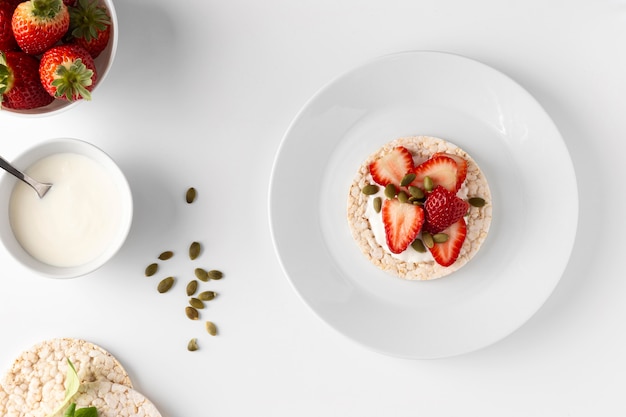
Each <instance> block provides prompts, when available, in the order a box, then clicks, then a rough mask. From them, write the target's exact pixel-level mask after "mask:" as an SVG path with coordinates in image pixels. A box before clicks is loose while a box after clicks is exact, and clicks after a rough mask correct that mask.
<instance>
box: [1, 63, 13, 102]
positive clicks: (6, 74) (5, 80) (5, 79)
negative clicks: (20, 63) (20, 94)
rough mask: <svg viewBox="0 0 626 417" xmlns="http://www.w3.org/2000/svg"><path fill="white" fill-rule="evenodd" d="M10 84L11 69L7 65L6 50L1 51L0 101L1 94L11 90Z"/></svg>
mask: <svg viewBox="0 0 626 417" xmlns="http://www.w3.org/2000/svg"><path fill="white" fill-rule="evenodd" d="M9 84H11V70H10V69H9V67H8V65H7V60H6V57H5V56H4V52H2V51H0V102H2V96H1V94H4V93H6V92H7V91H9V90H10V87H9Z"/></svg>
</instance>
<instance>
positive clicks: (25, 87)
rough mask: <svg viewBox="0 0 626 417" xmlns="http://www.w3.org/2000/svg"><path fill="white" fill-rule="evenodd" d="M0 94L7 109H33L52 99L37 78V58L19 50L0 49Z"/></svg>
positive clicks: (46, 103)
mask: <svg viewBox="0 0 626 417" xmlns="http://www.w3.org/2000/svg"><path fill="white" fill-rule="evenodd" d="M0 95H1V96H0V101H1V102H2V106H3V107H6V108H8V109H19V110H25V109H34V108H37V107H43V106H46V105H48V104H50V103H52V101H53V100H54V98H53V97H52V96H51V95H50V94H48V92H47V91H46V90H44V88H43V86H42V85H41V82H40V80H39V60H37V58H35V57H34V56H31V55H28V54H26V53H24V52H21V51H7V52H1V51H0Z"/></svg>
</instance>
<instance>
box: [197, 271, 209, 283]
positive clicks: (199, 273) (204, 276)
mask: <svg viewBox="0 0 626 417" xmlns="http://www.w3.org/2000/svg"><path fill="white" fill-rule="evenodd" d="M194 273H195V274H196V278H198V279H199V280H200V281H202V282H207V281H208V280H209V273H208V272H207V271H206V270H204V269H202V268H196V269H195V270H194Z"/></svg>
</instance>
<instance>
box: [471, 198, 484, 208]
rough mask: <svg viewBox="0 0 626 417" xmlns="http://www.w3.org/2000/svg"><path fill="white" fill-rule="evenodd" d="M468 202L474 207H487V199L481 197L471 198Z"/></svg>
mask: <svg viewBox="0 0 626 417" xmlns="http://www.w3.org/2000/svg"><path fill="white" fill-rule="evenodd" d="M467 202H468V203H469V204H470V206H473V207H483V206H484V205H485V199H484V198H480V197H471V198H469V199H468V200H467Z"/></svg>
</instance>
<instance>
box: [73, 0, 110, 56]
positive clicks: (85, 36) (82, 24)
mask: <svg viewBox="0 0 626 417" xmlns="http://www.w3.org/2000/svg"><path fill="white" fill-rule="evenodd" d="M69 10H70V28H69V33H70V37H71V42H72V43H75V44H77V45H80V46H82V47H83V48H85V49H86V50H87V51H88V52H89V54H90V55H91V56H92V58H95V57H97V56H98V55H100V53H101V52H102V51H103V50H104V48H106V46H107V45H108V43H109V39H110V37H111V18H110V17H109V14H108V12H107V9H106V7H104V6H101V5H100V4H99V2H98V0H78V3H77V4H76V6H75V7H70V8H69Z"/></svg>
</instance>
